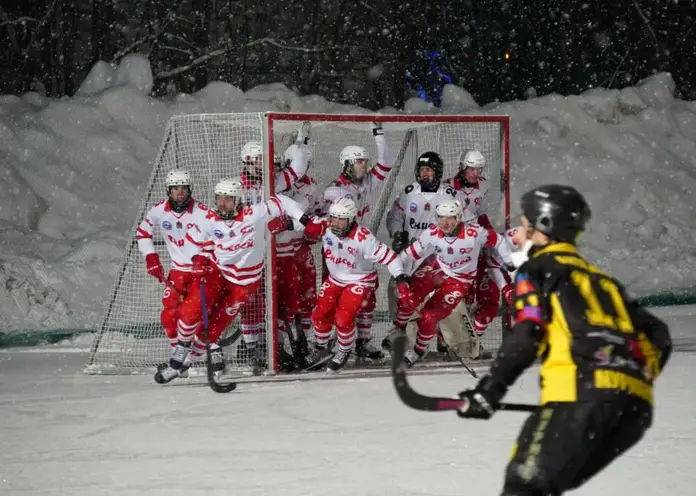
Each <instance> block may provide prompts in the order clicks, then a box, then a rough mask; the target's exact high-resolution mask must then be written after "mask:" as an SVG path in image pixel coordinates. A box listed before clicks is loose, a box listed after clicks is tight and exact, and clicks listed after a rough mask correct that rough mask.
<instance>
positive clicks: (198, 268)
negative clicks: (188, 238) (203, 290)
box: [191, 255, 212, 277]
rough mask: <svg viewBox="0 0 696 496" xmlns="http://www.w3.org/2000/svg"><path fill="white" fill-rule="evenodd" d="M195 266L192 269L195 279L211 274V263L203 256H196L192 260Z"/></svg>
mask: <svg viewBox="0 0 696 496" xmlns="http://www.w3.org/2000/svg"><path fill="white" fill-rule="evenodd" d="M192 261H193V266H192V267H191V275H193V276H195V277H203V276H205V275H206V274H208V273H209V272H211V270H212V267H211V266H210V261H209V260H208V259H207V258H206V257H204V256H203V255H194V256H193V258H192Z"/></svg>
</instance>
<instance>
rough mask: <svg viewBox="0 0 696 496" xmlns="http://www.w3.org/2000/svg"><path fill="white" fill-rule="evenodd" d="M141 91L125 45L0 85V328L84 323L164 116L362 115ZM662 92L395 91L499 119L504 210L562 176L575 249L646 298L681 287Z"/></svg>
mask: <svg viewBox="0 0 696 496" xmlns="http://www.w3.org/2000/svg"><path fill="white" fill-rule="evenodd" d="M151 88H152V75H151V72H150V67H149V64H148V63H147V60H146V59H144V58H142V57H138V56H130V57H126V58H125V59H124V60H123V62H122V63H121V65H120V66H119V67H111V66H109V65H106V64H103V63H100V64H97V65H96V66H95V67H94V68H93V70H92V72H91V73H90V75H89V76H88V77H87V79H86V80H85V81H84V83H83V85H82V87H81V88H80V91H79V92H78V93H77V94H76V95H75V96H73V97H71V98H62V99H47V98H45V97H42V96H40V95H38V94H36V93H27V94H25V95H23V96H21V97H17V96H10V95H5V96H0V157H1V158H0V167H1V168H2V174H0V188H1V189H2V196H1V199H0V205H2V207H1V208H0V244H1V249H0V316H1V317H2V318H1V319H0V331H11V330H20V329H22V330H47V329H58V328H73V329H76V328H77V329H89V328H94V327H95V326H96V325H97V324H98V322H99V318H100V316H101V314H102V311H103V308H104V302H105V300H106V299H107V298H108V296H109V294H110V291H111V289H112V285H113V282H114V280H115V278H116V275H117V272H118V267H119V262H120V257H121V254H122V251H123V248H124V246H125V243H126V240H127V239H128V237H129V235H130V233H129V231H130V229H131V227H132V224H133V222H134V220H135V216H136V215H137V213H138V207H139V205H140V202H141V197H142V194H143V191H144V188H145V186H146V182H147V180H148V177H149V175H150V171H151V162H152V160H153V159H154V157H155V154H156V152H157V148H158V146H159V143H160V140H161V138H162V135H163V132H164V128H165V124H166V122H167V120H168V119H169V117H170V116H172V115H174V114H180V113H201V112H245V111H266V110H275V111H293V112H309V111H311V112H360V113H365V112H366V110H365V109H359V108H356V107H351V106H346V105H339V104H334V103H331V102H327V101H326V100H325V99H323V98H321V97H319V96H316V95H310V96H306V97H299V96H297V95H296V94H294V93H292V92H291V91H289V90H288V89H287V88H286V87H285V86H284V85H280V84H269V85H264V86H262V87H257V88H254V89H252V90H249V91H247V92H246V93H244V92H242V91H240V90H239V89H237V88H235V87H233V86H231V85H229V84H227V83H222V82H216V83H211V84H210V85H208V86H207V87H206V88H204V89H203V90H201V91H199V92H198V93H195V94H191V95H178V96H177V97H174V98H171V99H167V100H163V99H155V98H152V97H149V96H147V95H148V94H149V93H150V90H151ZM673 88H674V83H673V82H672V80H671V78H670V77H669V75H667V74H658V75H656V76H654V77H652V78H649V79H647V80H645V81H643V82H642V83H641V84H640V85H638V86H636V87H634V88H626V89H624V90H621V91H617V90H602V89H599V90H592V91H589V92H587V93H585V94H583V95H579V96H570V97H562V96H558V95H551V96H545V97H541V98H536V99H533V100H527V101H516V102H509V103H503V104H496V105H489V106H486V107H483V108H478V106H477V105H476V103H475V102H474V101H473V99H472V98H471V96H470V95H469V94H468V93H467V92H466V91H465V90H463V89H461V88H457V87H453V86H451V87H448V88H447V89H446V92H445V98H444V103H443V107H442V109H439V110H438V109H434V108H432V107H431V106H429V105H428V104H426V103H425V102H422V101H420V100H410V101H409V102H407V105H406V107H405V109H404V110H403V111H406V112H411V113H434V112H442V113H484V114H508V115H510V117H511V122H512V125H511V130H512V133H511V134H512V139H511V152H512V165H511V175H512V200H513V214H515V215H516V214H517V211H516V204H517V200H518V198H519V196H520V195H521V193H522V192H523V191H524V190H525V189H527V188H528V187H530V186H532V185H536V184H539V183H546V182H565V183H571V184H573V185H575V186H576V187H578V188H579V189H580V190H581V191H583V192H584V193H586V194H587V196H588V198H589V200H590V202H591V205H592V209H593V212H594V219H593V222H592V229H591V231H590V232H589V233H587V235H586V236H585V238H584V240H583V245H584V247H586V250H587V251H588V254H589V255H590V257H591V258H593V259H594V260H597V261H598V262H599V263H600V265H601V266H603V267H605V268H607V269H609V270H611V271H612V272H613V273H614V274H616V275H617V276H618V277H620V278H621V279H623V280H624V281H625V282H626V283H627V285H628V286H629V289H630V290H631V291H632V292H633V293H634V294H637V295H647V294H653V293H657V292H662V291H667V290H671V289H672V290H674V289H683V288H690V287H696V270H694V269H692V267H694V266H696V251H695V250H694V249H693V246H694V245H695V244H696V229H694V227H696V220H695V219H696V215H695V212H694V206H693V205H694V202H693V200H692V197H693V194H694V192H695V191H696V102H684V101H680V100H675V99H674V98H673V97H672V90H673ZM382 112H396V110H395V109H383V110H382ZM399 112H401V111H399ZM337 152H338V150H337Z"/></svg>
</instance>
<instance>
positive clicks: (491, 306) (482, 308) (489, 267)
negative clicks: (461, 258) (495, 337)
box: [472, 227, 521, 339]
mask: <svg viewBox="0 0 696 496" xmlns="http://www.w3.org/2000/svg"><path fill="white" fill-rule="evenodd" d="M519 231H520V228H519V227H514V228H512V229H508V230H507V231H505V236H504V240H505V243H507V245H508V250H509V251H511V252H515V251H517V250H519V249H520V248H521V246H520V244H519V243H520V240H519V236H518V233H519ZM487 251H488V253H487V256H485V257H483V277H481V278H480V280H479V281H478V284H477V287H476V310H475V312H474V319H473V322H472V326H473V329H474V332H475V333H476V336H475V337H476V338H479V339H480V338H481V336H482V335H483V333H484V332H486V329H488V326H489V325H490V323H491V322H492V321H493V319H494V318H495V317H496V315H498V308H499V306H500V294H501V292H502V294H503V297H504V298H505V301H506V302H507V304H508V305H510V304H512V297H513V295H514V293H515V287H514V285H513V281H514V277H513V274H512V271H511V270H510V265H509V261H508V263H507V264H506V263H505V261H504V260H503V257H502V256H501V255H500V253H498V251H497V250H487Z"/></svg>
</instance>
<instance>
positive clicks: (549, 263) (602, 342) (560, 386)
mask: <svg viewBox="0 0 696 496" xmlns="http://www.w3.org/2000/svg"><path fill="white" fill-rule="evenodd" d="M514 307H515V308H514V310H515V315H516V323H515V326H514V327H513V328H512V329H511V330H510V334H509V335H508V336H506V337H505V339H504V341H503V346H502V347H501V350H500V352H499V354H498V357H497V358H496V360H495V362H494V363H493V365H492V367H491V375H492V377H493V378H497V380H499V381H501V382H502V383H504V384H506V385H510V384H512V382H514V380H515V379H516V378H517V376H518V375H519V374H520V373H521V372H522V371H523V370H524V369H525V368H526V367H528V366H529V365H531V363H533V362H534V359H535V358H537V357H538V358H539V359H540V360H541V371H540V376H541V377H540V378H541V403H542V404H545V403H548V402H573V401H582V400H584V399H591V398H597V397H600V396H602V395H605V394H621V392H623V394H629V395H632V396H637V397H639V398H642V399H644V400H645V401H646V402H648V403H650V404H652V401H653V395H652V383H653V381H654V380H655V378H656V377H657V375H658V374H659V373H660V370H661V369H662V367H663V366H664V364H665V362H666V361H667V358H668V356H669V354H670V352H671V342H670V338H669V331H668V330H667V326H666V325H665V324H664V323H663V322H662V321H660V320H659V319H657V318H656V317H654V316H653V315H651V314H650V313H648V312H647V311H645V310H644V309H642V308H640V307H638V306H637V305H636V304H635V303H634V302H633V301H631V300H630V299H629V298H628V297H627V295H626V292H625V290H624V288H623V286H622V285H621V284H620V283H619V282H618V281H617V280H616V279H614V278H613V277H611V276H610V275H608V274H606V273H605V272H603V271H602V270H600V269H599V268H597V267H596V266H595V265H593V264H591V263H589V262H588V261H586V260H585V259H584V258H583V257H582V256H581V255H580V254H579V253H578V250H577V247H576V246H574V245H572V244H570V243H552V244H550V245H547V246H545V247H543V248H540V249H537V250H535V251H534V253H533V254H532V255H531V257H530V259H529V260H528V261H527V262H526V263H525V264H524V265H523V266H522V267H520V269H519V271H518V273H517V277H516V282H515V299H514ZM534 351H536V353H534Z"/></svg>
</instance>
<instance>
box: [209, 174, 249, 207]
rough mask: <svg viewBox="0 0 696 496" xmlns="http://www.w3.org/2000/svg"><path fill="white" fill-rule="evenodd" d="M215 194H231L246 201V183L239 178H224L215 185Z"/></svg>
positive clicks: (230, 195)
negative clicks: (243, 183)
mask: <svg viewBox="0 0 696 496" xmlns="http://www.w3.org/2000/svg"><path fill="white" fill-rule="evenodd" d="M215 196H229V197H232V198H239V200H240V201H239V202H238V203H241V202H242V201H244V185H242V182H241V181H240V180H239V179H233V178H230V179H223V180H221V181H219V182H218V183H217V184H216V185H215Z"/></svg>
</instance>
